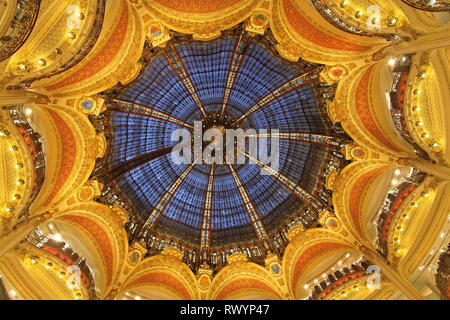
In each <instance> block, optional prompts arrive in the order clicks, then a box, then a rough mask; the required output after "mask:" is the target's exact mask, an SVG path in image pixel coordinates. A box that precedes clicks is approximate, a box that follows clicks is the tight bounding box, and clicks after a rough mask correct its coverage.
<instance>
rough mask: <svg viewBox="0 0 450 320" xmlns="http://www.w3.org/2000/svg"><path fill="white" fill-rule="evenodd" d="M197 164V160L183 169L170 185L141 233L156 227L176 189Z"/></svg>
mask: <svg viewBox="0 0 450 320" xmlns="http://www.w3.org/2000/svg"><path fill="white" fill-rule="evenodd" d="M195 164H196V162H194V163H192V164H191V165H190V166H189V167H187V168H186V170H184V171H183V173H182V174H181V175H180V176H179V177H178V179H177V180H176V181H175V182H174V183H173V184H172V185H171V186H170V188H169V189H168V190H167V191H166V193H165V194H164V195H163V196H162V197H161V199H160V200H159V202H158V204H157V205H156V206H155V208H154V209H153V211H152V213H151V214H150V216H149V217H148V219H147V221H145V223H144V227H143V228H142V231H141V234H142V232H143V231H144V230H145V229H150V230H151V229H153V228H154V227H155V225H156V223H157V222H158V219H159V217H160V216H161V214H162V213H163V212H164V210H165V209H166V207H167V205H168V204H169V202H170V199H171V198H172V196H173V195H174V193H175V191H177V189H178V188H179V186H180V185H181V183H183V181H184V180H185V179H186V177H187V176H188V174H189V173H190V172H191V170H192V168H194V165H195Z"/></svg>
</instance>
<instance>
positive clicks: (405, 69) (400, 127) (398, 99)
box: [389, 56, 429, 160]
mask: <svg viewBox="0 0 450 320" xmlns="http://www.w3.org/2000/svg"><path fill="white" fill-rule="evenodd" d="M410 67H411V56H404V57H402V58H401V59H399V60H398V62H397V64H396V65H395V67H394V70H393V78H394V80H393V83H392V88H391V92H390V93H389V98H390V99H389V100H390V110H391V117H392V121H393V122H394V126H395V128H396V129H397V132H398V133H399V134H400V135H401V136H402V138H403V139H405V140H406V141H407V142H408V143H409V144H411V145H412V146H413V148H414V149H415V151H416V154H417V155H419V156H420V157H421V158H423V159H426V160H428V159H429V156H428V154H427V153H426V152H425V150H423V149H422V148H421V147H420V146H419V145H418V144H417V143H416V142H415V141H414V139H413V138H412V137H411V134H410V132H409V130H408V127H407V125H406V120H405V116H404V108H403V107H404V106H403V102H404V99H405V89H406V82H407V81H408V77H409V71H410Z"/></svg>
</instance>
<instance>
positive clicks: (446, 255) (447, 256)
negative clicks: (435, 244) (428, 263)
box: [435, 244, 450, 300]
mask: <svg viewBox="0 0 450 320" xmlns="http://www.w3.org/2000/svg"><path fill="white" fill-rule="evenodd" d="M435 280H436V285H437V287H438V288H439V290H440V291H441V299H442V300H450V244H449V245H448V246H447V251H446V252H443V253H442V254H441V255H440V256H439V265H438V268H437V273H436V275H435Z"/></svg>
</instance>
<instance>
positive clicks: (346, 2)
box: [340, 0, 348, 8]
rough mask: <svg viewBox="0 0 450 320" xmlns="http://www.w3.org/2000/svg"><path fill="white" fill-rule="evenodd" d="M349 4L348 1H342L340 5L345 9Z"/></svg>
mask: <svg viewBox="0 0 450 320" xmlns="http://www.w3.org/2000/svg"><path fill="white" fill-rule="evenodd" d="M347 4H348V1H347V0H344V1H341V4H340V5H341V8H345V7H346V6H347Z"/></svg>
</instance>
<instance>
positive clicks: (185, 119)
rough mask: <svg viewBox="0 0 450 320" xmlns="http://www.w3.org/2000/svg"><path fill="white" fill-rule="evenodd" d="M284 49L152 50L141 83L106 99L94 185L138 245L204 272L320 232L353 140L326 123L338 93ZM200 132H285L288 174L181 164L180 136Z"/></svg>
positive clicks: (177, 43)
mask: <svg viewBox="0 0 450 320" xmlns="http://www.w3.org/2000/svg"><path fill="white" fill-rule="evenodd" d="M275 45H276V41H275V40H274V38H273V37H272V36H271V35H270V31H268V32H267V34H266V35H264V36H261V35H251V34H249V33H248V32H246V31H245V30H243V29H242V28H241V27H238V28H235V29H233V30H228V31H224V32H223V35H222V36H221V37H220V38H218V39H215V40H212V41H195V40H193V39H192V37H188V36H185V35H181V34H176V33H174V34H173V36H172V39H171V40H170V41H169V43H168V44H167V45H166V46H165V47H164V48H160V47H158V48H151V47H150V46H148V45H147V46H146V47H145V49H144V54H143V56H142V58H141V63H142V65H143V67H142V69H141V72H140V74H139V75H138V76H137V77H136V79H135V80H133V81H132V82H131V83H129V84H127V85H125V86H123V85H118V86H116V87H115V88H114V89H112V90H109V91H108V92H104V98H105V100H106V103H107V111H106V112H104V113H103V114H101V115H100V116H99V117H97V118H96V119H95V120H94V122H95V123H96V125H97V127H99V126H101V127H102V129H103V130H104V132H105V133H106V136H107V140H108V149H107V155H106V156H105V157H104V158H103V159H101V161H99V162H98V163H97V166H96V169H95V171H94V176H95V177H97V178H98V179H99V180H101V181H102V182H103V183H104V184H105V185H106V187H105V189H104V192H103V195H102V197H101V199H99V200H100V201H103V202H107V203H109V204H119V205H121V206H122V207H124V208H125V209H126V210H127V212H128V214H129V215H130V222H129V223H128V225H127V228H128V235H129V237H130V241H145V242H146V244H147V247H148V248H150V249H151V248H156V249H157V247H158V246H161V241H163V242H164V243H165V244H166V245H169V244H170V245H175V246H177V247H178V248H180V249H182V250H183V251H185V250H189V252H190V254H192V252H193V253H194V261H195V259H197V261H198V260H200V258H199V256H200V255H201V252H204V253H205V255H204V257H208V258H204V259H213V257H216V256H217V253H220V252H228V251H229V250H238V251H243V252H245V253H247V254H248V255H249V256H252V255H258V254H261V252H267V250H271V251H275V252H277V250H278V251H279V250H281V249H280V248H281V247H282V243H283V242H285V241H286V238H285V234H286V232H287V228H288V227H289V226H291V225H292V224H296V223H297V224H299V223H301V224H304V225H305V226H306V227H308V226H316V225H317V223H318V221H317V218H318V217H319V214H320V212H321V211H323V210H327V209H330V208H331V198H330V197H331V192H330V191H328V190H326V189H325V187H324V184H325V179H326V174H327V173H328V172H329V170H330V167H333V166H334V167H339V166H342V165H343V163H344V160H343V156H342V154H341V153H340V152H339V150H340V149H341V147H342V146H343V144H344V142H345V139H346V136H345V133H343V130H342V129H341V128H340V127H339V125H334V124H333V123H331V121H330V120H329V119H328V116H327V113H326V106H327V102H328V101H329V100H330V99H332V98H333V96H334V90H335V87H334V86H332V85H331V86H330V85H328V84H326V83H323V82H321V80H320V76H319V75H320V72H321V70H322V66H321V65H318V64H314V63H310V62H308V61H304V60H300V61H298V62H290V61H287V60H285V59H284V58H282V57H281V56H280V55H279V54H278V52H277V51H276V49H275ZM194 121H203V122H202V123H203V125H204V126H206V127H208V126H212V125H215V126H222V127H223V128H232V127H234V128H236V127H240V128H243V129H255V130H256V131H258V130H260V129H265V130H268V132H269V131H270V130H272V129H278V131H279V134H278V135H277V136H276V137H275V138H276V139H278V142H279V164H278V168H277V169H276V170H275V169H273V170H272V174H269V175H262V174H261V167H265V169H266V170H269V171H270V170H271V168H270V166H268V165H260V164H259V165H258V164H253V163H250V162H249V161H247V162H246V163H244V164H231V165H227V164H205V163H202V164H197V163H196V164H176V163H174V162H173V161H172V158H171V152H172V150H173V147H174V146H175V144H176V143H177V142H176V141H172V139H171V135H172V132H173V131H174V130H176V129H179V128H186V129H188V130H192V128H193V126H194ZM271 137H272V138H274V136H271ZM247 160H248V159H247ZM155 243H156V247H155ZM213 254H214V255H213ZM195 256H197V258H195ZM191 260H192V259H191Z"/></svg>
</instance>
